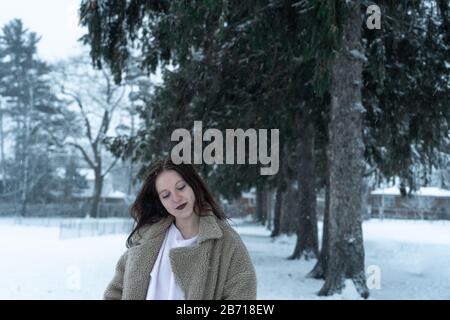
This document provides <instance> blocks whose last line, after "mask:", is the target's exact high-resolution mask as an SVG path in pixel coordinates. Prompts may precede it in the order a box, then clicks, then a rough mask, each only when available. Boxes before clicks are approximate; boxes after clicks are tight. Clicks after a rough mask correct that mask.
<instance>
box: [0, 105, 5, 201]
mask: <svg viewBox="0 0 450 320" xmlns="http://www.w3.org/2000/svg"><path fill="white" fill-rule="evenodd" d="M1 103H2V101H1V100H0V104H1ZM2 108H3V106H2V105H0V157H1V158H2V162H1V164H0V176H1V177H2V180H1V182H2V189H1V192H6V161H5V131H4V129H3V109H2Z"/></svg>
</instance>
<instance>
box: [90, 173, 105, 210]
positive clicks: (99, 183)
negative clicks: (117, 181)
mask: <svg viewBox="0 0 450 320" xmlns="http://www.w3.org/2000/svg"><path fill="white" fill-rule="evenodd" d="M102 189H103V177H102V175H101V170H100V171H99V172H97V171H96V172H95V186H94V195H93V197H92V207H91V212H90V214H89V215H90V217H91V218H97V217H98V209H99V204H100V197H101V195H102Z"/></svg>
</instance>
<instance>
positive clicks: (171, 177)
mask: <svg viewBox="0 0 450 320" xmlns="http://www.w3.org/2000/svg"><path fill="white" fill-rule="evenodd" d="M180 180H183V178H182V177H181V176H180V174H179V173H178V172H176V171H174V170H165V171H163V172H161V173H160V174H159V175H158V177H157V178H156V182H155V184H156V189H157V190H164V189H166V188H168V187H172V186H174V185H175V184H177V182H179V181H180Z"/></svg>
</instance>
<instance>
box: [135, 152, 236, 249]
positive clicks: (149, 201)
mask: <svg viewBox="0 0 450 320" xmlns="http://www.w3.org/2000/svg"><path fill="white" fill-rule="evenodd" d="M167 170H173V171H176V172H177V173H178V174H179V175H180V176H181V177H182V178H183V180H184V181H186V183H187V184H188V185H189V186H190V187H191V188H192V190H193V192H194V195H195V204H194V213H195V214H197V215H199V216H202V215H206V214H207V212H208V211H211V212H212V213H213V214H214V215H215V216H216V217H217V218H219V219H220V220H225V219H227V217H226V216H225V213H224V212H223V210H222V209H221V208H220V206H219V205H218V204H217V202H216V200H215V199H214V197H213V196H212V194H211V192H210V191H209V190H208V188H207V186H206V184H205V183H204V182H203V180H202V178H201V177H200V176H199V174H198V173H197V172H196V171H195V169H194V167H193V166H192V165H191V164H185V163H182V164H179V165H177V164H174V163H173V162H172V160H171V159H170V158H167V159H164V160H159V161H157V162H155V163H154V164H153V165H152V166H151V168H150V170H149V171H148V173H147V175H146V178H145V180H144V183H143V185H142V187H141V190H140V191H139V193H138V195H137V197H136V200H135V201H134V203H133V205H132V206H131V210H130V214H131V216H132V217H133V219H134V221H135V226H134V228H133V231H131V233H130V235H129V236H128V239H127V247H128V248H129V247H131V246H132V245H133V240H132V236H133V235H134V234H135V233H136V232H137V233H139V230H140V229H141V228H142V227H143V226H146V225H151V224H154V223H157V222H158V221H160V220H161V219H163V218H165V217H168V216H169V215H170V213H169V212H167V210H166V208H165V207H164V206H163V204H162V203H161V201H160V199H159V196H158V192H157V191H156V184H155V182H156V178H157V177H158V176H159V174H161V173H162V172H163V171H167Z"/></svg>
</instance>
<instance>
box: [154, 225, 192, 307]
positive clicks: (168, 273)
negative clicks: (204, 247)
mask: <svg viewBox="0 0 450 320" xmlns="http://www.w3.org/2000/svg"><path fill="white" fill-rule="evenodd" d="M197 238H198V235H197V236H195V237H193V238H190V239H186V240H185V239H184V238H183V235H182V234H181V232H180V230H178V228H177V227H176V226H175V223H172V224H171V225H170V228H169V229H168V230H167V232H166V237H165V238H164V241H163V244H162V246H161V249H160V250H159V253H158V258H157V259H156V262H155V265H154V266H153V269H152V271H151V273H150V285H149V286H148V292H147V300H185V298H184V293H183V291H181V288H180V287H179V286H178V284H177V283H176V282H175V276H174V274H173V272H172V266H171V265H170V259H169V252H170V249H172V248H177V247H186V246H190V245H193V244H195V243H196V242H197Z"/></svg>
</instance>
